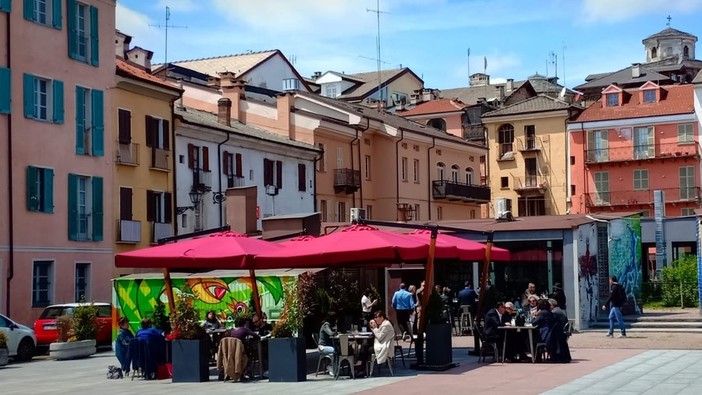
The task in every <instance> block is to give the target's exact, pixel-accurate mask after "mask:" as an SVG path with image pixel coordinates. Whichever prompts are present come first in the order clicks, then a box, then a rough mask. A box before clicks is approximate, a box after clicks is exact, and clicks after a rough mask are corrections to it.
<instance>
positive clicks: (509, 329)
mask: <svg viewBox="0 0 702 395" xmlns="http://www.w3.org/2000/svg"><path fill="white" fill-rule="evenodd" d="M538 328H539V327H538V326H532V325H531V324H528V325H526V324H525V325H524V326H498V327H497V329H500V330H503V331H505V335H504V336H503V340H502V363H505V352H506V350H507V336H509V334H510V333H520V332H521V331H527V332H528V333H529V350H530V351H531V363H536V352H535V351H534V331H535V330H536V329H538Z"/></svg>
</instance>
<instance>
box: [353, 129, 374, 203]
mask: <svg viewBox="0 0 702 395" xmlns="http://www.w3.org/2000/svg"><path fill="white" fill-rule="evenodd" d="M366 120H367V121H368V123H367V124H366V127H364V128H363V129H361V128H358V127H357V128H356V138H358V132H359V131H360V132H361V134H363V132H365V131H366V130H368V129H370V118H366ZM352 153H353V150H352ZM362 163H363V162H362V161H361V142H360V141H359V142H358V169H359V171H360V169H361V166H362V165H361V164H362ZM358 193H359V195H360V197H361V205H360V206H359V207H361V208H363V177H361V187H360V188H359V191H358Z"/></svg>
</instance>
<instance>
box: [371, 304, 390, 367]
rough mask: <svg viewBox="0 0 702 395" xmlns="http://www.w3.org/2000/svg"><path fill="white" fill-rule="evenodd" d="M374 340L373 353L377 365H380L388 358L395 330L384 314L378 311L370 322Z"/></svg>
mask: <svg viewBox="0 0 702 395" xmlns="http://www.w3.org/2000/svg"><path fill="white" fill-rule="evenodd" d="M370 327H371V330H372V331H373V336H374V338H375V340H374V341H373V351H374V352H375V360H376V362H377V363H378V365H382V364H384V363H385V361H387V359H388V357H390V350H391V348H392V341H393V339H394V338H395V328H394V327H393V326H392V324H391V323H390V321H389V320H388V318H387V316H386V315H385V312H384V311H382V310H378V311H376V312H375V314H374V315H373V319H372V320H371V321H370Z"/></svg>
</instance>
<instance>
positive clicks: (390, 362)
mask: <svg viewBox="0 0 702 395" xmlns="http://www.w3.org/2000/svg"><path fill="white" fill-rule="evenodd" d="M394 361H395V358H394V357H391V356H389V355H388V359H387V360H386V361H385V364H386V365H387V366H388V369H389V370H390V375H391V376H395V372H393V370H392V365H393V364H394ZM368 363H369V364H370V369H369V372H370V373H368V377H373V370H374V367H375V366H376V365H377V366H378V371H379V372H380V366H381V365H379V364H378V361H377V358H376V356H375V353H373V354H371V359H370V361H369V362H368Z"/></svg>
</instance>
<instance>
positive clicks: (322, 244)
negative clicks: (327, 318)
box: [254, 225, 429, 269]
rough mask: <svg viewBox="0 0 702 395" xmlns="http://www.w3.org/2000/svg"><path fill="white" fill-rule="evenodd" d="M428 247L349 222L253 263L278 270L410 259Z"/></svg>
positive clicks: (258, 257)
mask: <svg viewBox="0 0 702 395" xmlns="http://www.w3.org/2000/svg"><path fill="white" fill-rule="evenodd" d="M428 249H429V247H428V245H427V244H426V243H423V242H422V241H419V240H415V239H413V238H411V237H408V236H407V235H403V234H400V233H393V232H387V231H383V230H379V229H378V228H374V227H372V226H367V225H352V226H350V227H348V228H345V229H342V230H340V231H337V232H334V233H331V234H328V235H324V236H320V237H317V238H306V239H302V240H300V241H290V242H288V246H287V247H283V249H282V250H277V251H272V252H265V253H261V254H258V255H256V257H255V258H254V264H255V266H256V267H257V268H260V269H263V268H265V269H279V268H314V267H328V266H332V265H343V264H347V265H355V264H361V265H363V264H367V263H376V262H396V261H398V260H401V261H413V260H420V259H425V258H426V257H427V253H428Z"/></svg>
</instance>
